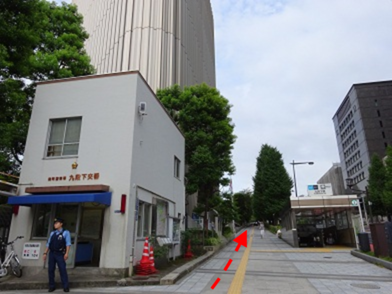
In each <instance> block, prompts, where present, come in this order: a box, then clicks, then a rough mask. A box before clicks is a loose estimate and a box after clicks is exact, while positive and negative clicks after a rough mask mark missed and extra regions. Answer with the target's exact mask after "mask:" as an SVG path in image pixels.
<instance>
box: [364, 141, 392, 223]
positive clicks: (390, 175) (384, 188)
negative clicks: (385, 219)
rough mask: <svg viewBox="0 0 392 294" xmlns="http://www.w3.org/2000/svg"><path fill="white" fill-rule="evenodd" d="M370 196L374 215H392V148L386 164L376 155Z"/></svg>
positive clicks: (371, 169)
mask: <svg viewBox="0 0 392 294" xmlns="http://www.w3.org/2000/svg"><path fill="white" fill-rule="evenodd" d="M368 196H369V200H370V202H371V203H372V205H371V209H372V212H373V214H374V215H381V216H385V215H387V216H389V217H390V216H391V215H392V147H391V146H388V148H387V157H386V159H385V164H384V162H383V161H382V159H381V158H380V156H378V155H377V154H374V155H373V156H372V159H371V163H370V167H369V181H368Z"/></svg>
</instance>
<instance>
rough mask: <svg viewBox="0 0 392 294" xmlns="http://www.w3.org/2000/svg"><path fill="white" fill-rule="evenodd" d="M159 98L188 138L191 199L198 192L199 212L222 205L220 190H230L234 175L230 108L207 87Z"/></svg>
mask: <svg viewBox="0 0 392 294" xmlns="http://www.w3.org/2000/svg"><path fill="white" fill-rule="evenodd" d="M157 97H158V98H159V99H160V100H161V102H162V104H163V105H164V106H165V107H166V109H167V110H168V112H169V113H170V115H171V116H172V117H173V119H174V121H175V122H176V123H177V124H178V126H179V127H180V129H181V131H182V132H183V134H184V136H185V161H186V162H185V163H186V165H187V172H186V177H187V179H188V180H187V185H186V191H187V194H188V195H191V194H193V193H195V192H198V203H199V209H203V210H204V213H203V216H204V223H205V224H207V212H208V211H210V210H211V209H212V208H214V206H216V205H218V204H219V199H218V198H219V187H220V186H227V185H228V184H229V178H228V177H227V175H231V174H233V173H234V170H235V169H234V166H233V162H232V157H231V152H232V149H233V144H234V142H235V138H236V137H235V135H234V133H233V131H234V125H233V123H232V121H231V118H230V117H229V114H230V109H231V105H230V104H229V101H228V100H227V99H226V98H225V97H223V96H222V95H221V94H220V93H219V91H218V90H217V89H215V88H211V87H209V86H207V85H206V84H201V85H195V86H191V87H186V88H184V89H183V90H182V89H181V88H180V87H179V86H178V85H175V86H172V87H169V88H166V89H162V90H159V91H158V92H157Z"/></svg>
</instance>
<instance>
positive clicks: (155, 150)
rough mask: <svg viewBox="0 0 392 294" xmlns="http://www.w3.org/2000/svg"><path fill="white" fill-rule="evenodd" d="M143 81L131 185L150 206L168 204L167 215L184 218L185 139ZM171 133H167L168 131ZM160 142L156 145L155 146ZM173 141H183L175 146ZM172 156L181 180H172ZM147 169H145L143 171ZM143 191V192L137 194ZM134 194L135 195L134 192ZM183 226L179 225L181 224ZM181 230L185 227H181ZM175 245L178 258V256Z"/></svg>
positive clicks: (173, 178)
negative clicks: (154, 202)
mask: <svg viewBox="0 0 392 294" xmlns="http://www.w3.org/2000/svg"><path fill="white" fill-rule="evenodd" d="M143 84H144V81H143V80H142V79H139V80H138V87H137V88H138V95H137V98H136V99H137V105H139V103H140V102H142V101H143V102H146V103H147V115H145V116H143V118H141V117H140V116H139V115H136V116H135V118H134V119H135V129H134V139H133V147H132V150H133V157H132V171H131V174H132V186H133V185H135V187H134V186H133V188H134V190H133V191H135V192H136V191H137V195H138V197H139V199H140V200H143V201H145V202H148V203H152V198H153V197H155V198H158V199H161V200H165V201H167V202H168V203H169V206H168V212H169V216H171V217H177V216H178V213H181V217H183V216H185V186H184V161H185V139H184V138H183V136H182V134H181V133H180V132H179V131H171V130H174V128H173V121H172V120H171V119H170V118H169V117H168V115H167V113H166V112H164V111H162V109H163V106H162V105H161V104H158V103H156V102H155V101H156V98H155V97H154V95H153V93H152V92H151V91H150V89H149V88H147V87H145V86H144V85H143ZM169 130H170V131H169ZM157 142H159V144H157ZM175 142H183V143H182V144H176V143H175ZM174 157H177V158H178V159H180V160H181V167H180V178H176V177H174ZM146 167H148V168H146ZM140 190H143V191H140ZM133 193H134V192H133ZM181 224H182V222H181ZM182 227H183V228H184V224H182ZM168 228H169V230H168V234H169V235H168V237H170V238H171V237H172V231H171V228H172V218H169V226H168ZM143 244H144V238H140V239H139V240H138V242H137V244H136V246H137V247H136V248H137V249H138V250H136V260H140V258H141V253H142V247H143ZM179 247H180V246H176V253H177V255H179V254H180V251H179V249H180V248H179Z"/></svg>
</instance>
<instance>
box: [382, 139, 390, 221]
mask: <svg viewBox="0 0 392 294" xmlns="http://www.w3.org/2000/svg"><path fill="white" fill-rule="evenodd" d="M382 201H383V204H384V207H385V211H386V213H387V215H388V218H389V219H390V218H391V215H392V147H391V146H388V148H387V158H386V160H385V188H384V193H383V198H382Z"/></svg>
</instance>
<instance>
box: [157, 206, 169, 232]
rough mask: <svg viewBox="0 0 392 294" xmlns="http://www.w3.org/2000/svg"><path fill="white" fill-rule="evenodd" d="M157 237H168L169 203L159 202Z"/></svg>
mask: <svg viewBox="0 0 392 294" xmlns="http://www.w3.org/2000/svg"><path fill="white" fill-rule="evenodd" d="M156 234H157V236H167V203H166V202H165V201H161V200H157V232H156Z"/></svg>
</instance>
